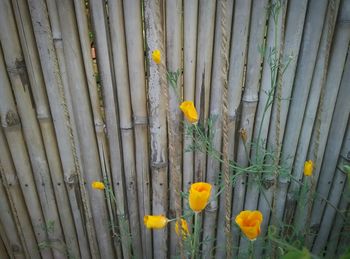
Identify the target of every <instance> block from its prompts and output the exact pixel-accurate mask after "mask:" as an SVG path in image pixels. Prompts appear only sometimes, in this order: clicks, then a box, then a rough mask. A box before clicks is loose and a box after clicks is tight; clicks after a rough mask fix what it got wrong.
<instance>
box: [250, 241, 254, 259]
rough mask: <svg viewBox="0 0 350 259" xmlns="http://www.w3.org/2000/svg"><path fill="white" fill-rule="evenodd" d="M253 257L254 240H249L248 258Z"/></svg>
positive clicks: (251, 258)
mask: <svg viewBox="0 0 350 259" xmlns="http://www.w3.org/2000/svg"><path fill="white" fill-rule="evenodd" d="M253 258H254V241H251V240H250V241H249V259H253Z"/></svg>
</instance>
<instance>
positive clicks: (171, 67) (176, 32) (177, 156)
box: [166, 0, 183, 256]
mask: <svg viewBox="0 0 350 259" xmlns="http://www.w3.org/2000/svg"><path fill="white" fill-rule="evenodd" d="M181 13H182V1H179V0H177V1H167V2H166V51H167V52H166V57H167V63H166V65H167V71H169V72H177V71H181V70H182V33H183V30H182V23H181V18H182V15H181ZM177 83H178V84H177V85H176V88H175V89H174V88H173V87H172V86H171V85H170V82H168V97H169V99H168V114H167V116H168V147H169V176H170V177H169V197H170V198H169V212H170V216H171V217H174V216H176V217H180V216H181V215H182V204H181V200H182V199H181V191H182V170H181V168H182V163H181V162H182V135H181V132H182V131H181V126H182V121H181V119H182V117H181V111H180V109H179V104H180V103H179V101H180V100H181V99H182V76H181V74H180V75H179V77H178V82H177ZM174 228H175V222H173V223H172V224H170V251H169V252H170V256H174V255H176V254H178V253H177V251H178V250H179V249H183V247H181V245H183V244H182V243H181V245H180V246H178V245H177V243H178V241H179V239H178V236H177V235H176V233H175V231H174ZM178 248H179V249H178ZM180 252H181V251H180ZM182 252H183V251H182Z"/></svg>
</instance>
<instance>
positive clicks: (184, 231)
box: [175, 219, 189, 239]
mask: <svg viewBox="0 0 350 259" xmlns="http://www.w3.org/2000/svg"><path fill="white" fill-rule="evenodd" d="M181 230H182V231H181V232H182V239H186V238H187V235H188V233H189V232H188V225H187V222H186V220H184V219H181ZM175 232H176V234H177V235H178V236H180V228H179V222H178V221H176V223H175Z"/></svg>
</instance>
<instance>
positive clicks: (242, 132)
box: [239, 128, 248, 143]
mask: <svg viewBox="0 0 350 259" xmlns="http://www.w3.org/2000/svg"><path fill="white" fill-rule="evenodd" d="M239 133H240V134H241V138H242V141H243V142H244V143H246V142H247V138H248V133H247V130H246V129H245V128H241V129H240V130H239Z"/></svg>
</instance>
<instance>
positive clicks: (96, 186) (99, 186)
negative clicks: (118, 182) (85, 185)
mask: <svg viewBox="0 0 350 259" xmlns="http://www.w3.org/2000/svg"><path fill="white" fill-rule="evenodd" d="M91 186H92V188H94V189H97V190H104V189H105V185H104V183H103V182H92V184H91Z"/></svg>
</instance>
